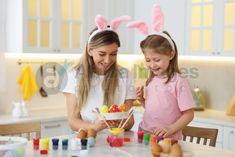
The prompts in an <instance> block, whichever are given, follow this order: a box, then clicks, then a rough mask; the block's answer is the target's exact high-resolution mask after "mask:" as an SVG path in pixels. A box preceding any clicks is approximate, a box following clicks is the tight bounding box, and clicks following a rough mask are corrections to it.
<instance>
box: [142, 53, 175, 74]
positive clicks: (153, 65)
mask: <svg viewBox="0 0 235 157" xmlns="http://www.w3.org/2000/svg"><path fill="white" fill-rule="evenodd" d="M144 56H145V62H146V66H147V67H148V68H149V69H150V70H151V71H152V72H153V73H154V75H156V76H163V75H166V74H167V69H168V66H169V63H170V60H171V59H172V58H173V57H174V53H173V52H172V53H171V55H165V54H160V53H156V52H154V51H153V50H151V49H146V50H145V51H144Z"/></svg>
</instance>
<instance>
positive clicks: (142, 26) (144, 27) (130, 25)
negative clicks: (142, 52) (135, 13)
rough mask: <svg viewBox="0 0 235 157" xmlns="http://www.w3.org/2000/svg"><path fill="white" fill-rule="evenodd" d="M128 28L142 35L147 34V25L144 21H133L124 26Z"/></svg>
mask: <svg viewBox="0 0 235 157" xmlns="http://www.w3.org/2000/svg"><path fill="white" fill-rule="evenodd" d="M126 26H127V27H128V28H136V29H138V30H139V31H140V32H141V33H143V34H144V35H147V34H148V25H147V24H146V23H145V22H144V21H134V22H131V23H128V24H127V25H126Z"/></svg>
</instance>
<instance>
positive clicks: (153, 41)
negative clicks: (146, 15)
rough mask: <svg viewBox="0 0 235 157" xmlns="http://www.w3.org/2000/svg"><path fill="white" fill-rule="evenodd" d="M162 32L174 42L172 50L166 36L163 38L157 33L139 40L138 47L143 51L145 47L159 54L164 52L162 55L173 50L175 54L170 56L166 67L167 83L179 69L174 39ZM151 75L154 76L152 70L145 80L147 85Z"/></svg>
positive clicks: (168, 53) (169, 53)
mask: <svg viewBox="0 0 235 157" xmlns="http://www.w3.org/2000/svg"><path fill="white" fill-rule="evenodd" d="M163 33H165V34H166V35H168V36H169V37H170V39H171V40H172V42H173V43H174V50H173V47H172V46H171V44H170V43H169V41H168V40H167V39H166V38H164V37H162V36H160V35H157V34H153V35H149V36H147V37H146V38H145V39H144V40H143V41H141V43H140V47H141V50H142V52H143V53H145V50H146V49H151V50H153V51H154V52H155V53H160V54H164V55H171V53H172V51H175V55H174V57H173V58H172V60H171V61H170V64H169V66H168V69H167V77H168V79H167V81H166V83H168V82H169V81H170V80H171V78H172V77H173V76H174V73H175V72H178V73H180V70H179V67H178V50H177V47H176V44H175V41H174V40H173V39H172V38H171V36H170V35H169V33H168V32H166V31H163ZM153 77H154V74H153V72H152V71H150V74H149V78H148V79H147V81H146V85H148V84H149V82H151V80H152V78H153Z"/></svg>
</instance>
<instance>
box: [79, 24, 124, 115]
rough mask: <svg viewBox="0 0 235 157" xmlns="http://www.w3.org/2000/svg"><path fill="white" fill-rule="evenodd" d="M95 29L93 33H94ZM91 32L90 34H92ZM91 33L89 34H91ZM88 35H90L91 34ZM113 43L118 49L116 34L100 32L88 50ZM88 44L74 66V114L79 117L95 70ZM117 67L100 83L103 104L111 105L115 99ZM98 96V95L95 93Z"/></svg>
mask: <svg viewBox="0 0 235 157" xmlns="http://www.w3.org/2000/svg"><path fill="white" fill-rule="evenodd" d="M96 29H97V28H95V29H94V30H93V31H95V30H96ZM93 31H92V32H93ZM92 32H91V33H92ZM91 33H90V34H91ZM113 43H117V45H118V47H120V40H119V37H118V35H117V33H115V32H113V31H109V30H107V31H102V32H100V33H98V34H96V35H95V36H94V37H93V38H92V39H91V41H90V43H88V44H89V48H90V49H95V48H98V47H100V46H104V45H110V44H113ZM88 44H87V45H86V49H85V51H84V52H83V55H82V57H81V59H80V61H79V63H78V64H77V65H76V66H75V69H76V71H77V73H78V75H77V76H78V77H77V78H78V80H77V100H78V101H77V104H76V107H75V114H76V115H79V114H80V111H81V109H82V107H83V106H84V105H85V104H86V102H87V98H88V95H89V92H90V88H91V80H92V77H93V72H94V68H95V63H94V61H93V58H92V56H90V55H88ZM118 77H119V72H118V66H117V63H116V62H115V63H114V64H113V65H112V66H111V67H110V69H109V70H108V71H107V72H106V73H105V79H104V82H103V83H102V88H103V91H104V95H103V100H104V101H103V104H106V105H108V106H109V105H111V104H112V103H113V102H114V99H115V92H116V88H117V87H118V83H119V82H118ZM97 94H99V93H97Z"/></svg>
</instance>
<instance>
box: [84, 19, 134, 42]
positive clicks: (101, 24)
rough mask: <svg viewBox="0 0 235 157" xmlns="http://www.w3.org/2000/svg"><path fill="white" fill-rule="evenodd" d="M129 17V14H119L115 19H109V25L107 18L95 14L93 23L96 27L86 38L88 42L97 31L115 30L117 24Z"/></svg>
mask: <svg viewBox="0 0 235 157" xmlns="http://www.w3.org/2000/svg"><path fill="white" fill-rule="evenodd" d="M130 19H131V17H130V16H120V17H117V18H115V19H113V20H112V21H111V25H110V27H109V25H108V23H107V20H106V19H105V17H103V16H102V15H96V17H95V23H96V26H97V27H98V29H97V30H95V31H94V32H92V34H91V35H90V37H89V39H88V43H90V42H91V39H92V38H93V37H94V36H95V35H96V34H98V33H100V32H103V31H114V32H116V29H117V28H118V26H119V25H120V24H121V23H122V22H123V21H126V20H130Z"/></svg>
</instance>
